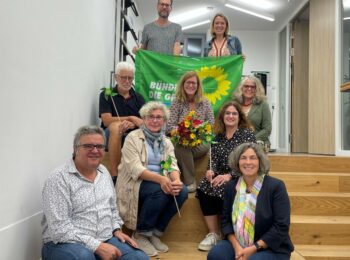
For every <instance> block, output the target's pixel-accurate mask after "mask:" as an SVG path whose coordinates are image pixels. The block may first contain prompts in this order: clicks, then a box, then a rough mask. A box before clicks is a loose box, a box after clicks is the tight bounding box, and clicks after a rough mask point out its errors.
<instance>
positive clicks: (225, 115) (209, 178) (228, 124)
mask: <svg viewBox="0 0 350 260" xmlns="http://www.w3.org/2000/svg"><path fill="white" fill-rule="evenodd" d="M214 132H215V134H216V136H215V140H214V144H212V147H211V162H209V165H208V170H207V172H206V173H205V177H204V178H203V179H202V180H201V182H200V184H199V186H198V188H197V197H198V199H199V202H200V205H201V209H202V213H203V215H204V219H205V222H206V224H207V227H208V230H209V233H208V234H207V235H206V237H205V238H204V239H203V241H202V242H201V243H200V244H199V245H198V249H200V250H203V251H209V250H210V249H211V248H212V247H213V246H214V245H215V244H216V242H217V240H220V235H219V233H220V232H219V224H218V218H219V214H221V211H222V203H223V201H222V200H223V195H224V188H225V184H226V183H227V182H228V181H230V180H231V179H232V177H234V176H235V175H236V173H235V172H234V171H233V170H232V169H231V168H230V167H229V166H228V162H227V159H228V155H229V154H230V153H231V152H232V151H233V150H234V149H235V148H236V147H237V146H238V145H240V144H242V143H245V142H255V136H254V133H253V131H252V130H251V129H250V124H249V123H248V121H247V119H246V117H245V115H244V114H243V112H242V110H241V107H240V105H239V104H238V103H236V102H228V103H226V104H225V105H224V106H223V107H222V108H221V110H220V112H219V115H218V117H217V119H216V121H215V126H214Z"/></svg>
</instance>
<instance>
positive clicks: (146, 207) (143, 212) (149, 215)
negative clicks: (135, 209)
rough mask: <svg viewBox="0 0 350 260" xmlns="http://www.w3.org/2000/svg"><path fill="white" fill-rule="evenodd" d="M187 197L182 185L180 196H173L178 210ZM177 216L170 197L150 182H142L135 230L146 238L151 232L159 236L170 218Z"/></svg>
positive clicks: (185, 189) (156, 184)
mask: <svg viewBox="0 0 350 260" xmlns="http://www.w3.org/2000/svg"><path fill="white" fill-rule="evenodd" d="M187 197H188V191H187V187H186V186H185V185H184V186H183V188H182V190H181V192H180V194H179V195H177V196H175V198H176V201H177V203H178V205H179V208H181V206H182V205H183V204H184V202H185V201H186V199H187ZM176 214H177V209H176V205H175V201H174V197H173V196H172V195H167V194H165V193H164V192H163V190H162V189H161V187H160V185H159V184H158V183H155V182H151V181H142V183H141V187H140V191H139V215H138V219H137V227H136V230H137V232H138V233H141V234H143V235H146V236H151V235H152V233H153V232H158V233H157V235H158V236H159V235H161V233H163V232H164V230H165V229H166V227H167V226H168V224H169V222H170V220H171V218H172V217H173V216H174V215H176Z"/></svg>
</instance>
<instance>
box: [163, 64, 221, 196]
mask: <svg viewBox="0 0 350 260" xmlns="http://www.w3.org/2000/svg"><path fill="white" fill-rule="evenodd" d="M190 111H196V113H197V115H198V116H199V118H200V120H202V121H203V122H204V121H206V122H209V123H210V124H211V125H213V124H214V113H213V109H212V107H211V105H210V102H209V100H208V99H207V98H206V97H205V96H204V93H203V89H202V83H201V81H200V79H199V77H198V75H197V73H196V72H195V71H188V72H186V73H185V74H184V75H183V76H182V77H181V79H180V81H179V83H178V84H177V89H176V99H175V100H174V101H173V102H172V103H171V106H170V119H169V122H168V124H167V132H168V133H170V132H171V130H172V129H174V128H176V127H177V125H178V123H180V122H181V121H182V120H183V119H184V117H185V116H186V115H187V114H188V113H189V112H190ZM208 151H209V146H208V145H204V144H201V145H198V146H196V147H193V148H190V147H185V146H182V145H180V144H175V155H176V158H177V160H178V164H179V167H180V170H181V173H182V176H183V180H184V183H185V185H186V186H187V188H188V191H189V192H195V191H196V187H197V185H196V181H195V169H194V160H195V159H196V158H200V157H203V156H204V155H206V154H207V153H208Z"/></svg>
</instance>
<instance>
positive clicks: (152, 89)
mask: <svg viewBox="0 0 350 260" xmlns="http://www.w3.org/2000/svg"><path fill="white" fill-rule="evenodd" d="M242 68H243V59H242V56H241V55H232V56H224V57H219V58H216V57H205V58H197V57H184V56H172V55H165V54H160V53H155V52H152V51H145V50H138V51H137V54H136V72H135V90H136V91H137V92H139V93H140V94H141V95H142V96H143V97H144V98H145V100H146V102H147V101H149V100H158V101H161V102H163V103H164V104H165V105H167V106H169V105H170V104H171V101H172V100H173V99H175V92H176V83H177V82H178V81H179V79H180V78H181V76H182V75H183V74H184V73H185V72H187V71H189V70H194V71H196V72H197V73H198V76H199V78H200V79H201V81H202V84H203V90H204V93H205V96H206V97H207V98H208V99H209V101H210V103H211V105H212V107H213V110H214V113H215V114H217V112H218V111H219V109H220V107H221V105H222V104H223V103H225V102H226V101H229V100H231V99H232V93H233V91H234V90H235V89H236V87H237V85H238V84H239V82H240V80H241V76H242Z"/></svg>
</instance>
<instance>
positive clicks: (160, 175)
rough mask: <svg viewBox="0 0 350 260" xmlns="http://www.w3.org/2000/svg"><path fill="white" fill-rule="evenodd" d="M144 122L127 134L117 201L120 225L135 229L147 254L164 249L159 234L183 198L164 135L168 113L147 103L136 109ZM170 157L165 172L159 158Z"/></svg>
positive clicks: (184, 191) (170, 145) (183, 194)
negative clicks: (120, 218)
mask: <svg viewBox="0 0 350 260" xmlns="http://www.w3.org/2000/svg"><path fill="white" fill-rule="evenodd" d="M140 115H141V118H142V119H143V120H144V124H143V125H142V126H141V127H140V128H139V129H137V130H134V131H132V132H131V133H129V135H128V136H127V138H126V139H125V143H124V146H123V149H122V159H121V164H120V165H119V169H118V173H119V175H118V179H117V186H116V190H117V198H118V199H117V202H118V207H119V211H120V216H121V217H122V219H123V221H124V224H125V226H126V227H127V228H129V229H132V230H135V232H134V235H133V236H134V239H135V240H136V241H137V243H138V245H139V247H140V248H141V249H142V250H143V251H145V253H146V254H147V255H149V256H155V255H157V252H167V251H168V250H169V248H168V246H167V245H165V244H164V243H163V242H162V241H161V240H160V237H161V235H162V234H163V232H164V231H165V229H166V227H167V225H168V223H169V222H170V220H171V218H172V217H173V216H174V215H175V214H176V213H177V208H176V204H175V201H174V198H176V201H177V204H178V206H179V207H181V206H182V205H183V203H184V202H185V200H186V199H187V196H188V193H187V189H186V186H185V185H183V184H182V182H181V180H180V172H179V168H178V166H177V161H176V158H175V155H174V147H173V145H172V143H171V141H170V140H169V139H168V138H167V137H166V136H165V124H166V122H167V120H168V118H169V112H168V110H167V108H166V107H165V105H164V104H162V103H160V102H148V103H147V104H145V105H144V106H143V107H142V108H141V110H140ZM168 159H171V161H172V162H171V165H170V168H169V170H168V171H169V172H168V175H167V174H166V173H164V171H163V170H162V166H161V161H167V160H168Z"/></svg>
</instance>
